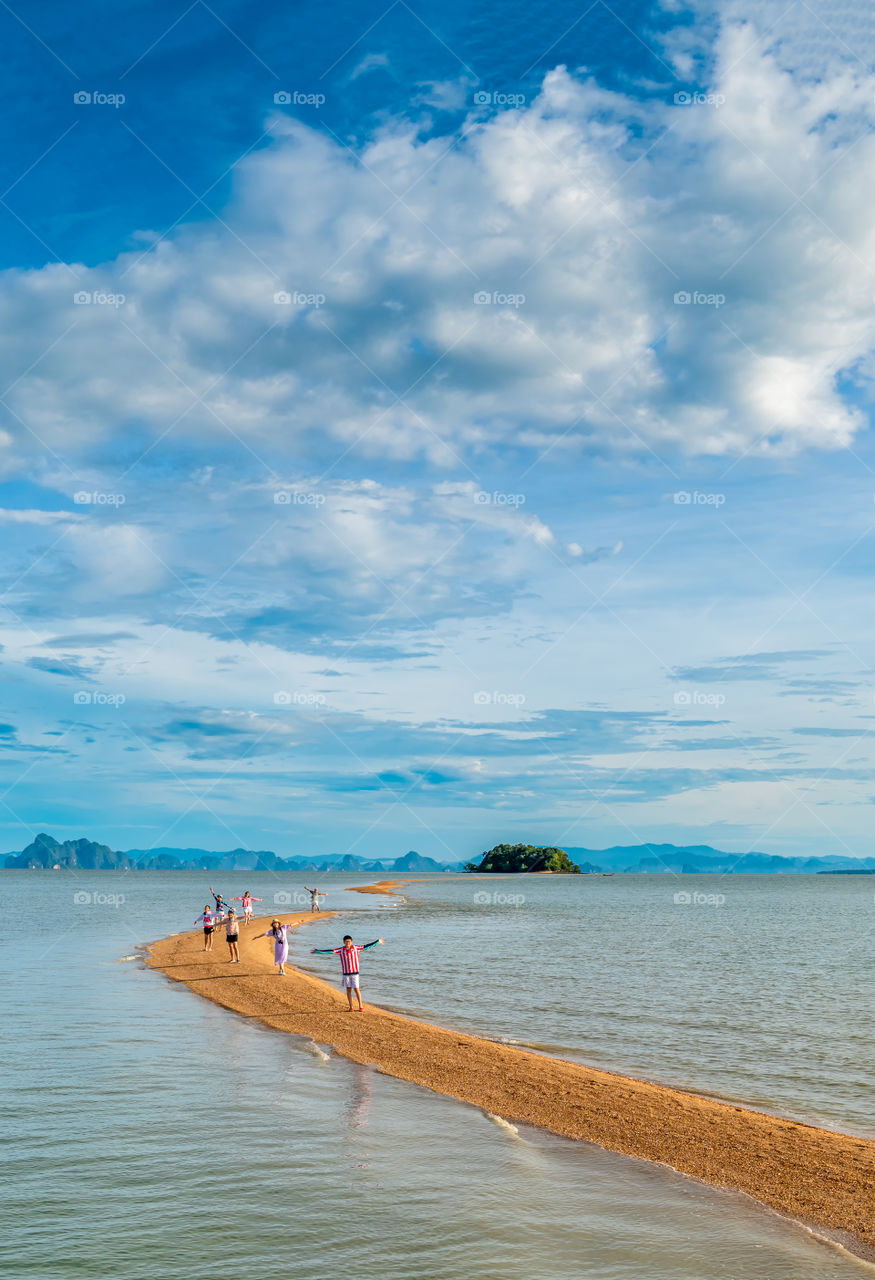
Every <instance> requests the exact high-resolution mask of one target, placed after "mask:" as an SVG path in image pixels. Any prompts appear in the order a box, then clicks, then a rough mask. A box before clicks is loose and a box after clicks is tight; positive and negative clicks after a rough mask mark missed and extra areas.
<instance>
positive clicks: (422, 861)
mask: <svg viewBox="0 0 875 1280" xmlns="http://www.w3.org/2000/svg"><path fill="white" fill-rule="evenodd" d="M445 869H446V868H445V866H444V865H443V864H442V863H440V862H435V860H434V858H426V857H424V856H423V855H422V854H421V853H417V852H416V850H415V849H411V850H410V852H409V853H405V854H404V855H403V857H401V858H396V859H395V861H394V862H393V863H392V870H393V871H444V870H445Z"/></svg>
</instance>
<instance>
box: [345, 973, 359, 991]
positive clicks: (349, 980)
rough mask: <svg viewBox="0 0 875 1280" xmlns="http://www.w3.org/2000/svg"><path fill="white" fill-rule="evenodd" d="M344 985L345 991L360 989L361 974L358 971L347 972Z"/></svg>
mask: <svg viewBox="0 0 875 1280" xmlns="http://www.w3.org/2000/svg"><path fill="white" fill-rule="evenodd" d="M342 985H343V988H344V990H345V991H358V989H359V976H358V974H357V973H345V974H344V975H343V979H342Z"/></svg>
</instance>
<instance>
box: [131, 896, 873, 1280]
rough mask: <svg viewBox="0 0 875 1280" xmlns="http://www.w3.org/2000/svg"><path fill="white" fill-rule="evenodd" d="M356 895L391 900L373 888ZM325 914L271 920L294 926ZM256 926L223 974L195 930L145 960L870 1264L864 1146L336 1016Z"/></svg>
mask: <svg viewBox="0 0 875 1280" xmlns="http://www.w3.org/2000/svg"><path fill="white" fill-rule="evenodd" d="M397 883H398V882H397V881H392V882H383V885H394V884H397ZM368 889H369V891H371V892H378V893H386V892H388V893H391V892H394V890H393V888H391V887H390V888H384V887H382V886H377V885H374V886H369V887H368ZM332 914H333V913H331V912H327V911H325V912H322V913H321V914H320V915H311V914H310V912H306V913H305V912H297V913H294V914H281V915H279V916H278V918H279V919H281V920H282V921H283V922H286V923H290V924H292V925H294V926H295V927H298V926H300V925H302V924H306V923H313V922H315V921H319V920H326V919H328V918H329V917H330V916H331V915H332ZM269 923H270V917H268V918H267V919H265V918H261V919H258V920H255V921H253V923H252V924H251V925H250V926H249V927H248V928H243V929H242V930H241V938H240V956H241V963H240V964H239V965H232V964H229V963H228V950H227V946H226V945H225V940H224V934H221V935H220V934H217V935H216V936H215V937H214V941H213V950H212V952H204V950H203V940H202V935H201V934H200V933H197V934H195V933H184V934H176V935H175V936H173V937H171V938H165V939H163V940H162V941H160V942H156V943H153V944H152V946H151V947H150V948H149V954H148V957H147V963H148V964H149V965H150V966H151V967H152V968H154V969H157V970H159V971H160V972H162V973H164V974H166V975H167V977H169V978H171V979H173V981H175V982H183V983H185V984H186V986H188V987H190V988H191V990H193V991H196V992H197V993H198V994H199V995H202V996H205V997H206V998H207V999H208V1000H212V1001H214V1002H215V1003H216V1004H220V1005H223V1006H224V1007H225V1008H227V1009H232V1010H234V1011H235V1012H237V1013H240V1014H243V1015H244V1016H246V1017H249V1018H254V1019H256V1020H258V1021H259V1022H262V1023H265V1024H266V1025H267V1026H270V1027H275V1028H276V1029H277V1030H280V1031H286V1032H289V1033H291V1034H294V1035H302V1036H306V1037H308V1038H309V1039H311V1040H315V1041H316V1042H317V1043H319V1044H323V1045H330V1046H331V1047H332V1048H333V1049H335V1050H336V1051H337V1052H338V1053H340V1054H342V1055H343V1056H344V1057H346V1058H350V1059H351V1060H352V1061H354V1062H361V1063H368V1064H372V1065H374V1066H376V1067H377V1068H378V1069H379V1070H380V1071H383V1072H385V1073H386V1074H388V1075H392V1076H397V1077H398V1078H399V1079H401V1080H409V1081H411V1082H412V1083H414V1084H418V1085H422V1086H424V1087H425V1088H428V1089H433V1090H434V1091H435V1092H437V1093H443V1094H447V1095H449V1096H450V1097H453V1098H459V1099H461V1100H462V1101H464V1102H469V1103H472V1104H473V1105H475V1106H477V1107H481V1108H483V1109H484V1110H486V1111H490V1112H492V1113H493V1114H494V1115H498V1116H502V1117H503V1118H504V1119H506V1120H510V1121H513V1122H518V1123H521V1124H530V1125H536V1126H538V1127H539V1128H542V1129H549V1130H550V1131H551V1132H553V1133H557V1134H561V1135H562V1136H563V1137H566V1138H575V1139H579V1140H583V1141H586V1142H593V1143H597V1144H598V1145H599V1146H600V1147H605V1148H607V1149H608V1150H610V1151H617V1152H620V1153H622V1154H624V1155H630V1156H637V1157H639V1158H641V1159H645V1160H652V1161H656V1162H658V1163H661V1164H666V1165H669V1166H671V1168H673V1169H677V1170H679V1171H680V1172H682V1173H686V1174H689V1175H690V1176H691V1177H694V1178H699V1179H701V1180H702V1181H703V1182H707V1183H710V1184H711V1185H712V1186H715V1187H721V1188H725V1189H731V1190H735V1191H742V1192H745V1193H746V1194H747V1195H750V1196H753V1197H754V1198H755V1199H757V1200H759V1201H761V1202H762V1203H763V1204H765V1205H768V1206H769V1207H770V1208H772V1209H775V1210H777V1211H778V1212H780V1213H783V1214H786V1215H788V1216H789V1217H792V1218H795V1219H797V1220H798V1221H800V1222H802V1223H804V1224H805V1225H806V1226H808V1227H810V1228H813V1229H815V1230H817V1231H819V1232H820V1233H821V1234H823V1235H826V1236H829V1237H830V1238H831V1239H833V1240H836V1241H838V1242H839V1243H841V1244H843V1245H844V1246H845V1247H846V1248H847V1249H849V1250H851V1251H853V1252H854V1253H856V1254H858V1255H859V1256H860V1257H864V1258H867V1259H869V1260H873V1261H875V1141H868V1140H865V1139H862V1138H854V1137H850V1136H847V1135H845V1134H841V1133H834V1132H832V1131H831V1130H827V1129H819V1128H815V1127H814V1126H811V1125H805V1124H798V1123H795V1122H794V1121H790V1120H784V1119H781V1118H779V1117H777V1116H771V1115H765V1114H763V1113H761V1112H758V1111H751V1110H748V1109H747V1108H745V1107H740V1106H735V1105H733V1104H731V1103H726V1102H717V1101H714V1100H711V1099H708V1098H702V1097H698V1096H697V1095H695V1094H691V1093H684V1092H682V1091H681V1090H678V1089H668V1088H665V1087H663V1086H661V1085H655V1084H648V1083H647V1082H645V1081H642V1080H634V1079H631V1078H630V1077H627V1076H621V1075H614V1074H613V1073H611V1072H607V1071H599V1070H595V1069H594V1068H591V1067H584V1066H580V1065H579V1064H577V1063H573V1062H565V1061H563V1060H561V1059H557V1058H549V1057H546V1056H544V1055H541V1054H537V1053H532V1052H528V1051H526V1050H523V1049H515V1048H511V1047H509V1046H506V1045H502V1044H497V1043H495V1042H494V1041H491V1040H486V1039H480V1038H479V1037H477V1036H471V1035H464V1034H462V1033H460V1032H456V1031H449V1030H446V1029H445V1028H442V1027H437V1026H432V1025H431V1024H429V1023H425V1022H419V1021H417V1020H415V1019H413V1018H406V1017H402V1016H400V1015H399V1014H395V1013H389V1012H387V1011H385V1010H382V1009H377V1008H375V1007H374V1006H372V1005H367V1004H366V1006H365V1012H364V1013H361V1014H359V1013H349V1012H347V1008H346V997H345V995H344V994H343V993H342V992H341V991H340V990H339V978H338V989H335V988H334V987H332V986H329V984H328V983H326V982H323V981H322V980H321V979H319V978H314V977H312V976H310V975H309V974H305V973H301V972H300V971H299V970H295V969H292V968H291V967H289V966H287V968H286V976H285V977H280V976H279V975H278V974H277V973H276V971H275V969H274V966H273V940H272V939H269V938H262V939H260V940H258V941H255V940H254V935H255V934H257V933H260V932H262V931H263V930H264V929H266V928H267V927H268V924H269ZM378 927H379V925H378V922H377V921H376V920H375V921H374V928H378ZM362 937H364V935H362ZM366 940H367V941H370V934H369V935H368V937H367V939H366ZM303 941H304V940H303V939H301V940H300V941H299V944H298V945H299V946H300V943H301V942H303ZM320 941H321V939H320ZM325 941H326V942H327V941H328V940H327V939H326V940H325ZM387 962H388V963H389V964H398V963H399V962H400V963H403V958H402V959H401V960H400V961H399V958H398V957H397V956H392V957H389V956H388V954H387V953H386V952H385V951H373V952H369V953H368V954H367V955H366V956H365V957H364V960H363V964H362V969H363V974H362V989H363V994H364V995H365V996H366V995H367V987H368V972H369V970H370V968H371V966H374V965H376V964H380V963H387Z"/></svg>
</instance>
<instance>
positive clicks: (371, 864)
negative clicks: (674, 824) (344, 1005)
mask: <svg viewBox="0 0 875 1280" xmlns="http://www.w3.org/2000/svg"><path fill="white" fill-rule="evenodd" d="M0 865H2V866H4V867H5V868H7V869H9V870H12V869H19V870H33V871H40V870H43V871H52V870H55V869H57V870H59V871H77V870H82V871H207V872H219V871H279V872H303V871H307V872H313V871H345V872H349V873H350V874H354V875H360V874H364V875H367V874H370V873H371V872H377V873H379V874H384V873H386V872H390V873H392V874H397V873H399V872H404V873H408V872H425V873H427V874H435V873H444V872H460V871H469V872H470V871H480V872H486V873H488V872H499V871H505V872H507V871H510V872H514V871H523V872H527V871H559V872H565V873H566V874H568V873H574V872H576V871H581V872H587V873H590V874H593V873H602V874H605V873H608V874H613V873H617V872H627V873H632V874H638V875H641V874H648V875H659V874H665V873H670V874H673V875H703V874H709V873H713V874H716V875H739V874H758V875H764V874H765V875H813V874H818V873H819V874H833V875H838V874H841V875H860V874H864V875H871V874H873V873H875V858H849V857H846V856H844V855H841V854H831V855H826V856H824V857H822V858H793V857H782V856H781V855H778V854H769V853H757V852H755V851H748V852H746V853H726V852H722V851H721V850H720V849H712V848H711V847H710V845H706V844H704V845H676V844H634V845H614V846H612V847H611V848H609V849H582V848H571V847H568V848H565V849H558V848H555V847H554V846H552V845H530V844H497V845H495V846H494V847H493V848H492V849H490V850H489V851H488V852H486V853H483V854H481V855H480V860H479V861H477V862H474V861H466V860H461V861H459V862H437V861H436V860H435V859H434V858H429V857H426V856H425V855H423V854H421V853H417V851H416V850H415V849H410V850H409V851H408V852H407V853H404V854H402V855H401V856H400V857H396V858H392V857H386V858H357V857H355V856H354V855H353V854H350V853H345V854H336V855H333V856H332V855H331V854H325V855H317V856H313V855H310V856H308V857H291V858H282V857H280V856H279V854H277V853H273V852H272V851H271V850H269V849H260V850H254V849H230V850H228V851H227V852H225V853H216V852H214V851H210V850H208V849H175V848H167V847H165V846H159V847H158V848H154V849H128V850H127V851H120V850H115V849H111V848H110V847H109V845H105V844H100V843H98V842H96V841H94V840H86V839H79V840H56V839H55V838H54V836H50V835H46V834H45V833H44V832H43V833H41V834H40V835H38V836H37V837H36V839H35V840H33V841H32V843H31V844H29V845H28V846H27V848H26V849H22V850H21V852H18V853H8V854H6V855H5V857H4V856H3V855H0Z"/></svg>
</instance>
